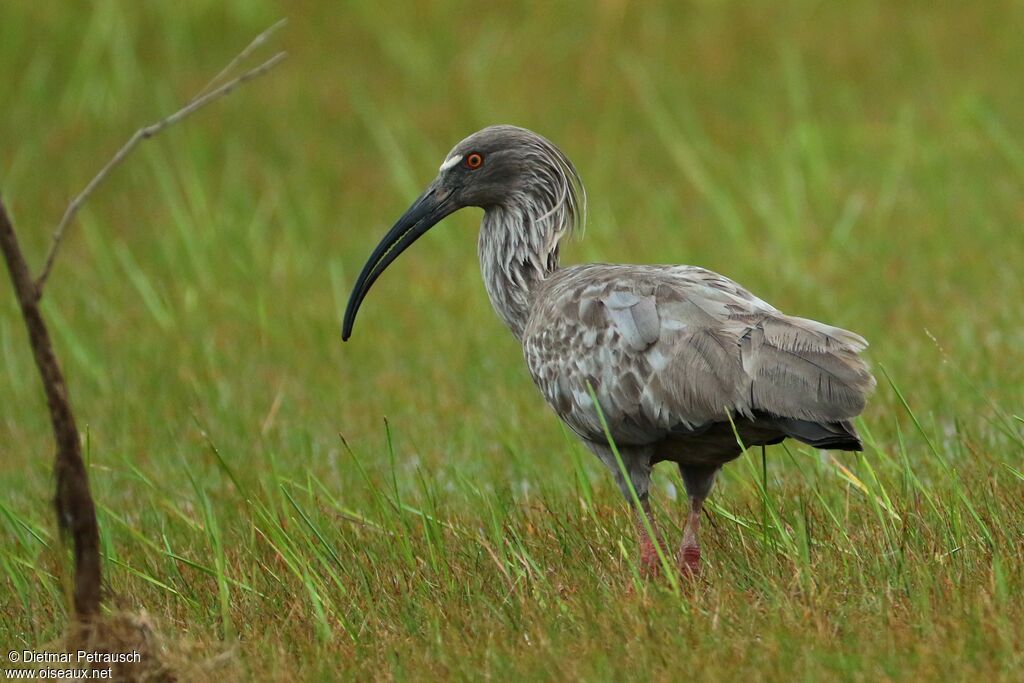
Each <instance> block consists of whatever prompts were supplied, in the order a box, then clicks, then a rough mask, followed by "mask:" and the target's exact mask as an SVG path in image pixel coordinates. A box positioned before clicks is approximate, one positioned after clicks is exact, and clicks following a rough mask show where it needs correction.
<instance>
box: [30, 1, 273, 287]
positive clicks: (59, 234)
mask: <svg viewBox="0 0 1024 683" xmlns="http://www.w3.org/2000/svg"><path fill="white" fill-rule="evenodd" d="M283 21H284V20H281V21H279V22H277V23H276V24H274V25H273V26H271V27H270V28H268V29H267V30H266V31H264V32H263V33H261V34H260V35H258V36H256V38H255V39H253V41H252V42H251V43H249V45H247V46H246V47H245V49H243V50H242V52H240V53H239V55H238V56H237V57H235V58H234V59H233V60H231V62H230V63H229V64H228V65H227V66H226V67H225V68H224V69H223V70H221V72H220V73H219V74H217V76H215V77H214V79H213V80H212V81H210V83H209V84H207V85H206V87H204V88H203V90H201V91H200V93H202V92H204V91H205V90H206V89H207V88H209V87H210V85H212V84H213V83H215V82H216V81H217V80H219V79H220V78H221V77H222V76H223V75H224V74H225V73H227V72H228V71H230V70H231V69H232V68H233V67H234V65H235V64H237V63H238V62H240V61H241V60H242V59H244V58H245V56H247V55H248V54H249V53H250V52H252V50H253V49H255V47H256V46H258V45H259V44H261V43H262V42H263V41H264V40H266V37H267V36H268V35H270V34H271V33H272V32H273V31H275V30H276V29H277V28H278V27H279V26H281V25H283V24H282V22H283ZM287 56H288V53H287V52H278V53H277V54H276V55H274V56H273V57H271V58H270V59H268V60H267V61H265V62H263V63H262V64H260V65H259V66H257V67H255V68H253V69H250V70H248V71H246V72H245V73H243V74H242V75H240V76H237V77H236V78H233V79H231V80H230V81H228V82H227V83H225V84H224V85H221V86H220V87H218V88H216V89H214V90H211V91H210V92H208V93H206V94H205V95H203V94H200V95H199V96H197V97H195V98H194V99H192V100H191V101H190V102H189V103H188V104H186V105H185V106H184V107H182V108H181V109H179V110H178V111H176V112H174V113H173V114H171V115H170V116H167V117H166V118H163V119H161V120H159V121H157V122H156V123H153V124H150V125H148V126H145V127H144V128H140V129H138V130H137V131H135V134H134V135H132V136H131V137H130V138H129V139H128V142H126V143H125V144H124V146H122V147H121V149H119V150H117V153H116V154H114V156H113V157H111V159H110V161H108V162H107V164H106V166H104V167H103V168H102V169H100V172H99V173H97V174H96V176H95V177H94V178H93V179H92V180H90V181H89V184H88V185H86V186H85V189H84V190H82V191H81V192H80V193H79V194H78V196H77V197H75V198H74V199H72V200H71V203H70V204H68V208H67V209H66V210H65V211H64V216H63V217H62V218H61V219H60V223H58V224H57V229H56V230H54V231H53V241H52V242H51V243H50V251H49V252H48V253H47V254H46V262H45V263H44V264H43V269H42V271H41V272H40V273H39V276H38V277H37V278H36V281H35V290H36V297H37V298H42V296H43V288H44V287H45V286H46V280H47V278H49V277H50V271H52V270H53V262H54V260H55V259H56V258H57V252H58V250H59V249H60V245H61V242H62V241H63V239H64V233H65V231H66V230H67V227H68V225H69V224H70V223H71V221H72V220H73V219H74V217H75V215H76V214H77V213H78V210H79V209H80V208H81V207H82V204H84V203H85V200H86V199H88V198H89V195H91V194H92V193H93V191H95V190H96V187H97V186H99V184H100V183H102V182H103V181H104V180H106V178H107V176H108V175H110V172H111V171H112V170H114V168H115V167H116V166H117V165H118V164H120V163H121V162H122V161H124V159H125V157H127V156H128V154H129V153H131V151H132V150H133V149H135V146H136V145H138V144H139V143H140V142H142V141H143V140H148V139H149V138H151V137H153V136H154V135H156V134H157V133H159V132H160V131H162V130H164V129H165V128H168V127H170V126H173V125H174V124H176V123H178V122H179V121H181V120H182V119H185V118H187V117H189V116H191V115H192V114H194V113H196V112H197V111H199V110H200V109H202V108H203V107H205V106H206V105H208V104H210V103H211V102H213V101H214V100H218V99H220V98H221V97H224V96H225V95H227V94H229V93H230V92H231V91H233V90H234V89H235V88H237V87H238V86H240V85H242V84H243V83H245V82H247V81H251V80H252V79H254V78H257V77H259V76H262V75H263V74H265V73H267V72H268V71H270V70H271V69H273V68H274V67H275V66H277V65H278V64H280V63H281V61H282V60H283V59H284V58H285V57H287Z"/></svg>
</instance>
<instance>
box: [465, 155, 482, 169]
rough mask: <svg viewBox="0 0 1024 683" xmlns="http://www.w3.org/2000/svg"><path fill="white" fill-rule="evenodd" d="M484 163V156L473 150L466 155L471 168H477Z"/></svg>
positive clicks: (467, 163) (467, 164)
mask: <svg viewBox="0 0 1024 683" xmlns="http://www.w3.org/2000/svg"><path fill="white" fill-rule="evenodd" d="M483 165H484V158H483V157H482V156H480V155H479V154H477V153H476V152H473V153H472V154H470V155H469V156H467V157H466V166H468V167H469V168H472V169H477V168H480V167H481V166H483Z"/></svg>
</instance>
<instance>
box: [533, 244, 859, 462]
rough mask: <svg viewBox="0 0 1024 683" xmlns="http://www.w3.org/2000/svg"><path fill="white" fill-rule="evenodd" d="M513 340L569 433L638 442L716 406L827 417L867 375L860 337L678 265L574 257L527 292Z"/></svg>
mask: <svg viewBox="0 0 1024 683" xmlns="http://www.w3.org/2000/svg"><path fill="white" fill-rule="evenodd" d="M537 297H538V298H537V300H536V301H535V304H534V307H533V312H532V314H531V317H530V321H529V323H528V325H527V328H526V331H525V334H524V338H523V344H524V353H525V355H526V360H527V364H528V365H529V367H530V372H531V374H532V375H533V378H534V381H535V382H536V383H537V385H538V386H539V387H540V389H541V391H542V392H543V393H544V395H545V397H546V398H547V400H548V402H549V403H550V404H551V405H552V407H554V409H555V410H556V412H558V414H559V415H560V416H561V417H562V418H563V419H564V420H565V421H566V423H567V424H569V426H570V427H572V428H573V429H574V430H575V431H576V432H578V433H579V434H580V435H581V436H584V437H585V438H589V439H595V440H603V432H602V429H601V425H600V421H599V419H598V417H597V413H596V411H595V410H594V408H593V405H592V401H591V399H590V396H589V394H588V389H587V385H588V383H589V384H590V386H592V387H593V389H594V392H595V394H596V396H597V398H598V401H599V402H600V405H601V409H602V411H603V412H604V414H605V417H606V419H607V420H608V423H609V426H610V427H611V430H612V435H613V436H614V437H615V438H616V439H617V440H619V441H620V442H621V443H627V444H628V443H649V442H652V441H655V440H658V439H660V438H662V437H663V436H664V435H666V434H667V433H669V432H671V431H673V430H679V429H696V428H700V427H701V426H702V425H706V424H709V423H712V422H717V421H721V420H725V419H726V416H727V415H740V416H745V417H749V416H752V415H754V414H755V413H761V414H763V413H767V414H771V415H775V416H780V417H786V418H794V419H800V420H810V421H815V422H836V421H840V420H846V419H849V418H851V417H854V416H856V415H857V414H858V413H860V411H861V410H862V409H863V407H864V403H865V400H866V397H867V394H868V393H869V392H870V390H871V389H872V388H873V386H874V378H873V377H872V376H871V373H870V372H869V371H868V367H867V364H866V363H865V362H864V361H863V360H862V359H861V358H860V357H859V356H858V355H857V354H858V352H859V351H861V350H863V349H864V348H865V347H866V346H867V343H866V342H865V341H864V339H863V338H861V337H860V336H858V335H856V334H854V333H853V332H849V331H847V330H843V329H840V328H837V327H832V326H830V325H825V324H823V323H819V322H816V321H813V320H806V319H803V318H795V317H792V316H787V315H785V314H783V313H781V312H779V311H778V310H776V309H775V308H773V307H772V306H770V305H768V304H767V303H765V302H764V301H762V300H760V299H758V298H757V297H755V296H754V295H752V294H751V293H750V292H748V291H747V290H745V289H744V288H743V287H741V286H740V285H738V284H736V283H735V282H733V281H732V280H729V279H728V278H725V277H722V276H721V275H718V274H716V273H713V272H711V271H708V270H705V269H703V268H694V267H689V266H614V265H604V264H593V265H587V266H576V267H572V268H567V269H564V270H562V271H559V272H558V273H557V274H555V275H553V276H552V277H551V278H550V279H549V280H548V281H546V282H545V284H544V286H543V287H542V288H541V289H540V290H539V291H538V292H537Z"/></svg>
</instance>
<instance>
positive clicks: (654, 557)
mask: <svg viewBox="0 0 1024 683" xmlns="http://www.w3.org/2000/svg"><path fill="white" fill-rule="evenodd" d="M644 513H646V514H647V519H648V520H649V521H650V523H651V529H653V530H654V538H651V535H650V534H649V533H647V525H646V524H644ZM634 522H635V524H636V533H637V538H638V539H639V542H640V573H641V574H642V575H643V576H645V577H653V576H657V575H658V574H660V573H661V560H660V559H659V558H658V549H657V548H656V547H655V545H654V544H655V542H657V543H659V544H660V545H661V548H662V552H664V550H665V543H664V541H663V540H662V539H661V534H660V533H659V532H658V527H657V526H655V525H654V516H653V515H652V514H651V505H650V503H648V502H647V501H644V502H643V511H641V510H639V509H637V510H636V512H635V513H634ZM655 539H657V541H655Z"/></svg>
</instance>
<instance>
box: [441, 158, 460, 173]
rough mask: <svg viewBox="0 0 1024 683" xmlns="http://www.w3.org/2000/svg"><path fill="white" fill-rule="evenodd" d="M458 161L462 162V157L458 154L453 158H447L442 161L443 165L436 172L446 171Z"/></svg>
mask: <svg viewBox="0 0 1024 683" xmlns="http://www.w3.org/2000/svg"><path fill="white" fill-rule="evenodd" d="M460 161H462V157H461V156H460V155H458V154H456V155H455V156H451V157H448V158H447V159H445V160H444V163H443V164H441V168H439V169H438V170H439V171H447V170H448V169H449V168H451V167H452V166H455V165H456V164H458V163H459V162H460Z"/></svg>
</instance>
